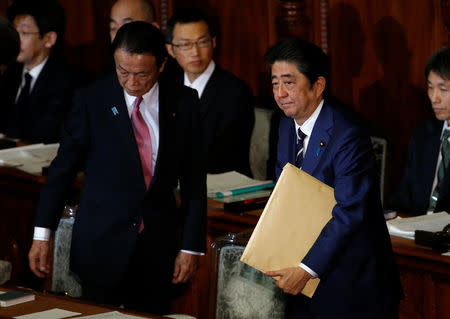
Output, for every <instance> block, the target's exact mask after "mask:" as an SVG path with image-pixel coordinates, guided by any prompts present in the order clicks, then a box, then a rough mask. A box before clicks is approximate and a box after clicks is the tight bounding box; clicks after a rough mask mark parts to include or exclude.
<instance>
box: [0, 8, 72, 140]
mask: <svg viewBox="0 0 450 319" xmlns="http://www.w3.org/2000/svg"><path fill="white" fill-rule="evenodd" d="M8 18H9V19H10V21H12V22H13V24H14V27H15V28H16V30H17V32H18V33H19V35H20V52H19V55H18V57H17V62H18V63H17V64H15V65H12V66H11V67H10V68H9V69H8V71H7V72H6V74H5V81H4V87H3V88H2V89H3V90H4V91H5V92H7V96H6V97H5V98H4V99H5V100H4V101H5V103H2V110H1V112H2V114H3V116H5V118H6V123H5V125H4V127H2V128H0V130H1V131H3V133H6V135H8V136H9V137H14V138H20V139H22V140H25V141H32V142H57V141H58V140H59V137H60V131H61V127H62V123H63V119H64V117H65V115H66V113H67V111H68V109H69V107H70V103H71V99H72V94H73V92H74V90H75V89H76V87H77V86H78V83H79V77H78V76H76V74H75V72H74V71H73V70H72V69H71V68H69V67H68V66H67V65H66V64H65V63H63V62H62V61H61V59H60V58H59V57H58V52H56V51H57V48H58V46H59V45H60V44H61V42H62V41H63V34H64V28H65V18H64V10H63V8H62V7H61V5H60V4H59V3H58V2H57V1H56V0H43V1H30V0H16V1H14V3H13V4H12V5H11V7H10V8H9V9H8Z"/></svg>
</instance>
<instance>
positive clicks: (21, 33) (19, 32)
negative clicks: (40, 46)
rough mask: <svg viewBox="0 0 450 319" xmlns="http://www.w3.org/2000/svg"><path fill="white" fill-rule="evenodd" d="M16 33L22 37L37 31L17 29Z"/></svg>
mask: <svg viewBox="0 0 450 319" xmlns="http://www.w3.org/2000/svg"><path fill="white" fill-rule="evenodd" d="M17 33H18V34H19V35H20V36H22V37H27V36H30V35H33V34H39V31H23V30H17Z"/></svg>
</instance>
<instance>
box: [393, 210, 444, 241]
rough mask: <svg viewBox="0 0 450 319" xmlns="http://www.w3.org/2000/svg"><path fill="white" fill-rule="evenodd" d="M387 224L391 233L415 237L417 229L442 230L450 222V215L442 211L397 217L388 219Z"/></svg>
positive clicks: (410, 237) (404, 236)
mask: <svg viewBox="0 0 450 319" xmlns="http://www.w3.org/2000/svg"><path fill="white" fill-rule="evenodd" d="M386 224H387V227H388V230H389V234H390V235H392V236H397V237H403V238H408V239H414V231H416V230H426V231H430V232H437V231H442V229H443V228H444V227H445V225H447V224H450V215H449V214H448V213H447V212H441V213H434V214H430V215H421V216H416V217H407V218H401V217H397V218H395V219H391V220H388V221H387V222H386Z"/></svg>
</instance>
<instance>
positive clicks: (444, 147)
mask: <svg viewBox="0 0 450 319" xmlns="http://www.w3.org/2000/svg"><path fill="white" fill-rule="evenodd" d="M449 137H450V130H444V134H443V135H442V142H441V155H442V159H441V163H440V164H439V168H438V171H437V183H436V187H435V188H434V190H433V193H432V194H431V198H430V207H429V209H428V210H431V211H434V209H435V208H436V204H437V201H438V200H439V190H440V188H441V186H442V181H443V180H444V177H445V175H446V173H447V168H448V163H449V159H450V143H449V142H448V138H449Z"/></svg>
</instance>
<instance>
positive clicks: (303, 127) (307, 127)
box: [293, 100, 323, 155]
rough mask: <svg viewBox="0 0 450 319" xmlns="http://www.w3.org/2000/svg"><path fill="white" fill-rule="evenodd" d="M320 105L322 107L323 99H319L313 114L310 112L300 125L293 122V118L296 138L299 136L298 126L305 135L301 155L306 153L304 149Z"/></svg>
mask: <svg viewBox="0 0 450 319" xmlns="http://www.w3.org/2000/svg"><path fill="white" fill-rule="evenodd" d="M322 107H323V100H322V101H320V103H319V106H318V107H317V108H316V109H315V111H314V112H313V114H311V116H310V117H309V118H308V119H307V120H306V121H305V122H304V123H303V124H302V125H301V126H300V125H298V124H297V122H295V120H293V121H294V124H295V134H297V138H299V136H298V129H299V128H300V129H301V130H302V132H303V133H305V135H306V136H305V139H304V140H303V155H305V154H306V149H307V147H308V143H309V138H310V136H311V133H312V130H313V128H314V124H316V120H317V118H318V117H319V114H320V111H321V110H322Z"/></svg>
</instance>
